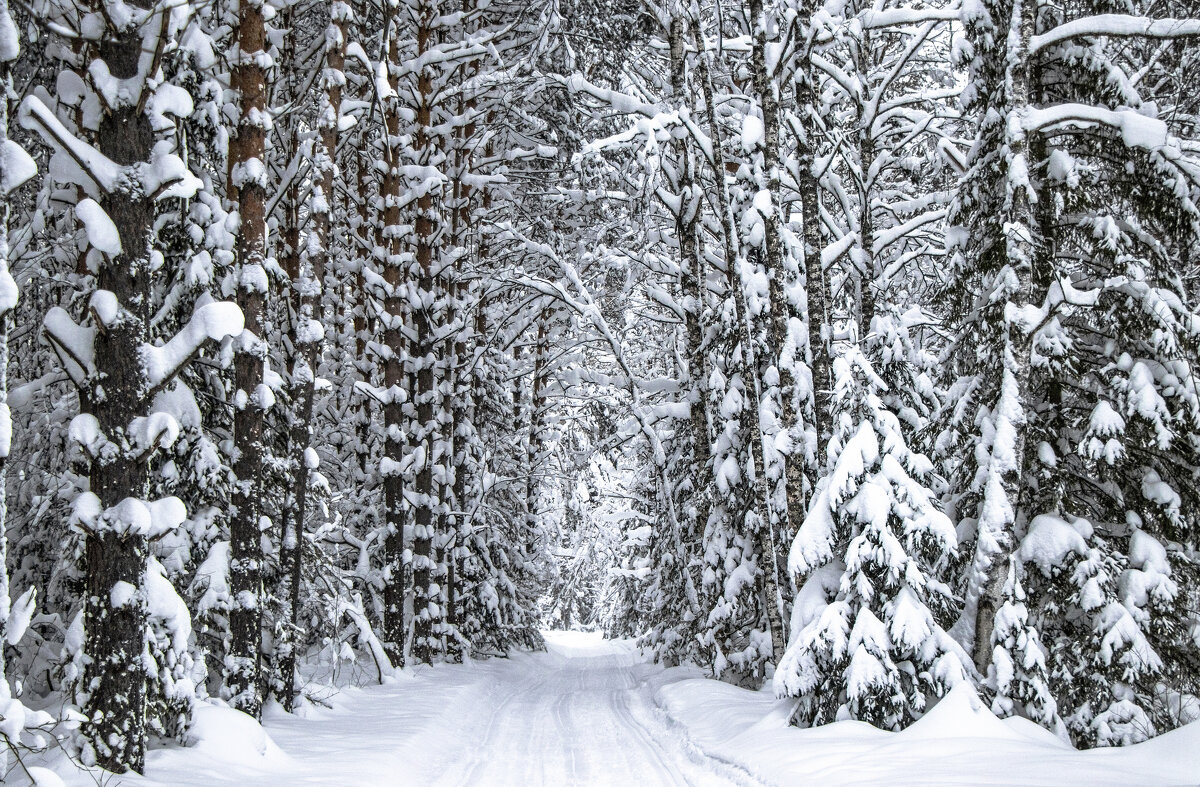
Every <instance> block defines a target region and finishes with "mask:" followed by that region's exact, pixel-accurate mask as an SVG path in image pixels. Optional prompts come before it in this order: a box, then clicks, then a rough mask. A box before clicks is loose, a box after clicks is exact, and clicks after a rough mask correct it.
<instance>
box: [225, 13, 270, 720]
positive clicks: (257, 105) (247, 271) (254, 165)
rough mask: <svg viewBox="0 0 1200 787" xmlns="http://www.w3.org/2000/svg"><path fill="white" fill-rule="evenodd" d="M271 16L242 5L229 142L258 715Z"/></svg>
mask: <svg viewBox="0 0 1200 787" xmlns="http://www.w3.org/2000/svg"><path fill="white" fill-rule="evenodd" d="M266 46H267V40H266V21H265V19H264V18H263V12H262V7H261V5H259V4H257V3H252V2H249V0H241V2H239V3H238V29H237V49H238V53H239V57H238V59H237V60H236V61H235V65H234V66H233V71H232V75H231V83H232V87H233V90H234V92H235V93H236V94H237V95H238V98H239V102H240V104H239V106H240V109H241V115H240V117H239V119H238V126H237V133H236V135H235V136H234V137H233V139H231V140H230V143H229V154H230V155H229V166H230V173H229V186H230V188H229V191H230V195H231V199H233V200H234V201H235V202H236V203H237V207H238V218H239V222H238V225H239V228H238V235H237V258H238V290H237V299H238V306H240V307H241V309H242V315H243V317H244V318H245V333H243V334H242V339H241V347H240V352H239V353H238V355H237V358H236V360H235V364H234V389H235V394H234V417H233V434H234V452H235V456H236V458H235V460H234V465H233V472H234V475H235V476H236V477H237V483H236V485H235V486H234V492H233V499H232V501H231V502H232V506H231V518H230V523H229V541H230V555H231V560H230V566H229V582H230V594H231V595H232V597H233V608H232V609H231V610H230V613H229V629H230V645H229V659H228V662H227V664H228V672H229V674H228V675H227V676H226V680H225V683H226V688H227V691H228V692H229V696H230V704H231V705H233V707H235V708H237V709H238V710H241V711H245V712H246V713H249V714H250V715H251V716H254V717H255V718H257V717H258V716H259V715H260V714H261V712H262V687H261V685H260V684H261V677H260V674H259V672H260V663H261V653H260V651H261V649H262V608H261V605H262V600H263V599H262V595H263V582H262V559H263V553H262V529H261V525H260V522H259V519H260V517H261V506H260V499H261V496H262V465H263V416H264V411H265V407H266V405H267V404H268V402H269V396H268V394H267V391H266V386H265V382H264V379H263V364H264V361H265V359H266V354H267V348H266V344H265V342H263V340H262V335H261V334H262V330H263V307H264V301H265V297H266V289H267V274H266V268H265V262H266V259H267V222H266V219H267V217H266V183H265V179H266V168H265V154H266V128H265V126H264V121H263V120H262V118H263V117H265V115H266V113H267V101H266V97H267V93H266V73H265V71H264V69H263V67H262V65H261V63H262V62H263V58H265V57H266V51H265V50H266Z"/></svg>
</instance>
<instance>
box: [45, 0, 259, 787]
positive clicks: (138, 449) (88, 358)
mask: <svg viewBox="0 0 1200 787" xmlns="http://www.w3.org/2000/svg"><path fill="white" fill-rule="evenodd" d="M78 11H79V9H78V8H77V7H75V6H73V5H58V6H54V7H53V14H54V18H55V19H56V20H58V21H59V23H60V24H62V25H63V26H64V29H66V30H71V29H72V27H73V25H74V24H75V21H74V20H77V19H78V18H79V17H78V16H77V13H78ZM89 18H93V19H97V20H99V19H103V20H105V21H104V22H103V23H102V24H98V25H95V26H92V27H89V28H88V31H89V32H88V36H87V39H86V40H87V41H88V43H87V45H86V46H85V47H84V50H83V57H82V58H81V59H80V61H79V63H80V71H75V72H73V71H65V72H64V75H63V78H62V79H60V81H59V84H58V88H59V93H58V96H57V99H58V101H59V102H61V103H62V104H65V105H67V106H70V105H72V104H75V103H76V102H77V101H78V100H80V99H86V101H85V103H84V104H83V106H84V107H85V109H84V111H82V112H81V113H79V114H78V115H75V116H74V117H68V118H67V119H66V120H65V122H64V118H62V117H60V116H59V115H56V114H55V112H54V111H53V110H52V109H51V108H50V107H49V106H47V104H46V103H45V102H44V101H43V100H42V99H41V98H38V97H35V96H31V97H28V98H27V99H26V100H25V101H24V102H23V103H22V105H21V120H22V124H23V125H25V126H26V127H27V128H30V129H32V130H34V131H36V132H37V133H38V134H39V135H40V136H41V137H42V139H43V140H44V141H45V142H46V143H47V144H48V145H49V146H50V147H51V148H52V149H53V150H54V156H55V160H56V161H59V162H62V164H63V166H62V167H61V168H56V173H57V177H58V178H60V179H61V180H63V181H65V182H67V183H71V184H73V185H74V186H76V187H77V188H78V189H79V190H80V193H81V198H80V199H79V201H78V203H77V205H76V206H75V210H74V213H75V216H76V219H77V220H78V222H79V224H80V225H81V227H82V230H83V234H84V236H85V238H86V248H87V252H86V265H87V269H88V271H89V273H91V274H92V279H91V281H92V282H93V283H92V289H91V292H90V297H89V300H88V306H89V307H88V312H87V316H86V318H85V319H84V321H83V322H82V323H79V322H76V321H75V320H74V319H73V318H72V317H71V315H70V314H68V313H67V312H66V311H65V310H63V309H61V308H54V309H51V310H50V311H49V312H48V313H47V314H46V317H45V321H44V326H43V330H44V334H45V336H46V338H47V340H48V341H49V342H50V343H51V345H52V346H53V348H54V350H55V352H56V353H57V355H58V356H59V359H60V362H61V363H62V366H63V368H64V370H65V371H66V373H67V375H68V376H69V377H70V378H71V380H72V382H74V384H75V385H76V387H77V389H78V392H79V398H80V403H81V408H80V409H81V412H80V414H79V415H78V416H76V417H75V419H74V420H73V421H72V423H71V428H70V438H71V440H72V442H73V443H74V444H75V445H76V446H77V447H78V449H79V450H80V452H81V453H82V454H83V455H84V456H86V457H87V462H88V465H89V488H88V491H86V492H83V493H82V494H80V495H79V496H78V497H77V498H76V500H75V503H74V515H73V516H74V519H73V521H74V523H75V525H76V527H78V528H79V529H80V530H81V531H82V532H83V533H84V535H85V542H86V563H85V566H86V575H87V576H86V578H87V593H86V602H85V609H84V616H83V627H84V641H83V649H84V654H85V656H86V660H85V672H84V675H83V682H82V684H81V686H82V687H83V689H84V694H85V696H86V699H85V701H84V708H85V714H86V716H87V722H85V724H84V727H83V730H84V734H85V735H86V737H87V738H88V740H89V742H90V745H91V752H92V756H93V757H94V758H95V761H96V762H98V763H99V764H101V765H104V766H105V767H107V768H109V769H110V770H115V771H123V770H127V769H132V770H140V769H141V767H142V764H143V760H144V754H145V745H146V682H147V678H148V676H147V673H146V672H145V671H144V670H139V669H114V668H113V665H116V664H121V665H127V664H140V663H144V662H143V652H144V650H145V649H146V647H147V641H146V637H147V626H148V616H149V615H151V614H154V613H155V612H156V609H157V607H158V604H159V601H160V599H161V598H162V594H163V593H166V592H167V591H168V590H170V595H171V596H173V595H174V590H173V589H170V587H169V584H168V585H167V587H165V588H164V587H163V586H162V585H161V584H158V583H157V582H156V581H155V578H154V577H152V576H150V574H151V570H150V569H151V563H150V558H149V553H148V543H149V539H151V538H154V537H158V536H161V535H163V534H165V533H167V532H169V531H171V530H172V529H174V528H175V527H177V526H178V525H179V524H180V523H181V522H182V521H183V519H184V517H185V515H186V512H185V509H184V506H183V504H182V503H181V502H180V501H179V499H178V498H174V497H167V498H163V499H161V500H155V501H150V500H147V499H145V497H144V495H145V493H146V491H147V484H148V480H149V479H148V469H149V464H148V461H147V460H148V459H149V457H150V456H152V455H153V454H154V453H155V452H156V451H157V450H158V449H159V448H160V447H162V446H169V445H170V444H171V443H172V442H173V441H174V440H175V438H176V437H177V436H178V434H179V424H178V422H177V421H176V419H175V418H174V417H173V416H172V415H171V414H170V413H168V412H162V411H157V410H155V409H153V408H152V403H153V401H154V398H155V396H156V395H157V394H158V393H159V392H160V391H162V390H163V389H164V388H165V387H167V386H168V385H170V384H171V382H172V381H173V380H174V378H175V377H176V375H178V373H179V372H180V370H181V369H182V368H183V367H185V366H186V365H187V364H188V363H189V362H190V360H191V358H192V356H193V355H194V354H195V353H196V352H197V351H198V350H199V348H200V346H201V345H202V344H203V343H204V342H205V341H207V340H210V339H222V338H224V337H227V336H229V335H236V334H238V333H240V332H241V329H242V319H241V315H240V313H239V312H238V309H237V308H236V307H235V306H233V305H230V304H226V303H209V304H206V305H202V306H200V307H199V308H198V309H197V310H196V311H195V313H194V315H193V316H192V318H191V319H190V320H189V321H188V322H187V324H186V325H185V326H184V327H183V328H182V329H181V330H180V331H179V332H178V333H176V334H175V336H173V337H172V338H171V339H170V340H169V341H167V342H165V343H163V344H161V345H158V346H156V345H154V344H151V343H150V341H149V338H150V337H149V335H148V316H149V311H150V309H151V307H152V301H151V298H152V291H151V290H150V289H149V286H150V282H151V280H152V277H153V275H154V271H155V270H156V269H158V268H159V267H160V265H158V264H156V262H161V256H160V255H159V256H157V260H156V253H155V252H154V251H153V249H152V248H151V243H150V241H151V237H152V233H151V228H152V226H153V220H154V211H155V203H156V201H157V200H159V199H165V198H170V197H177V196H186V195H189V194H192V193H194V192H195V190H196V188H197V187H198V186H199V185H200V182H199V180H198V179H197V178H196V177H195V176H194V175H193V174H192V173H191V172H189V171H188V169H187V166H186V165H185V163H184V162H183V160H182V159H181V158H180V157H179V155H178V154H177V152H176V149H175V146H174V144H173V139H172V136H173V135H172V132H173V130H174V123H173V121H172V120H171V118H172V117H185V116H187V115H189V114H190V113H191V111H192V102H191V99H190V97H189V96H188V95H187V94H186V92H184V91H183V90H181V89H179V88H177V87H175V86H174V85H170V84H167V83H164V82H162V81H161V72H160V71H159V69H160V68H161V62H162V53H163V51H164V50H165V49H166V48H168V47H169V46H170V45H171V43H172V41H173V37H174V36H175V35H176V34H177V33H178V30H179V27H178V26H179V24H180V23H181V22H182V21H184V20H185V19H186V15H178V14H173V13H171V14H169V13H168V12H167V11H166V10H163V9H149V10H146V9H141V10H137V11H135V12H133V13H127V14H114V13H107V14H104V15H101V14H99V13H98V12H96V13H95V14H94V15H93V16H91V17H89ZM113 20H119V23H118V21H113ZM81 72H83V73H90V74H92V76H91V78H90V79H89V80H87V81H85V80H84V79H83V78H82V77H81V76H80V73H81ZM96 75H103V78H101V77H99V76H96ZM71 114H73V113H71ZM68 123H69V124H70V125H68ZM76 124H77V125H76ZM72 126H74V127H72ZM89 140H95V142H94V143H93V142H91V141H89ZM149 677H157V676H155V675H151V676H149Z"/></svg>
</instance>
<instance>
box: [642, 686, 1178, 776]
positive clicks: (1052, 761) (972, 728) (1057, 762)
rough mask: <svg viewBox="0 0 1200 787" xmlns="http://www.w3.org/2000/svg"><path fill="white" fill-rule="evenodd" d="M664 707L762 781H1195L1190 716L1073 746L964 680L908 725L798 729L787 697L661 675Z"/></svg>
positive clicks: (712, 751)
mask: <svg viewBox="0 0 1200 787" xmlns="http://www.w3.org/2000/svg"><path fill="white" fill-rule="evenodd" d="M658 701H659V703H660V704H661V705H662V706H663V708H664V709H665V710H666V711H667V713H668V714H669V715H670V716H671V717H672V718H674V719H675V720H677V721H678V722H679V723H680V724H681V725H682V726H683V727H684V728H685V729H686V730H687V731H688V733H689V735H690V736H691V738H692V740H693V741H695V743H696V745H697V746H698V747H699V748H700V749H701V750H702V751H703V752H704V753H705V754H708V755H709V756H712V757H717V758H720V759H722V760H726V761H728V762H730V763H733V764H735V765H738V766H740V767H742V768H744V769H746V770H747V771H749V772H750V773H752V774H753V775H754V776H755V777H757V778H759V779H761V780H762V781H763V782H764V783H767V784H821V785H826V786H828V785H849V784H887V785H905V784H956V785H967V784H1014V785H1016V784H1020V785H1035V784H1044V785H1063V784H1087V785H1129V784H1139V785H1155V784H1195V783H1197V782H1200V724H1197V723H1193V724H1190V725H1187V726H1185V727H1182V728H1180V729H1178V730H1175V731H1174V732H1169V733H1166V734H1164V735H1161V736H1159V737H1158V738H1155V739H1153V740H1150V741H1147V742H1146V743H1140V744H1137V745H1134V746H1127V747H1124V748H1119V749H1118V748H1113V749H1093V750H1091V751H1076V750H1075V749H1073V748H1071V747H1070V746H1069V745H1067V744H1065V743H1063V742H1062V741H1061V740H1059V739H1058V738H1057V737H1056V736H1054V735H1053V734H1052V733H1050V732H1049V731H1047V730H1045V729H1043V728H1041V727H1039V726H1038V725H1036V724H1034V723H1033V722H1031V721H1028V720H1026V719H1019V718H1014V719H1005V720H1001V719H998V718H997V717H996V716H994V715H993V714H992V713H991V712H990V711H989V710H988V709H987V707H986V706H985V705H984V703H983V702H982V701H981V700H980V699H979V697H978V696H977V695H976V694H975V692H974V690H973V689H972V688H971V687H970V686H969V685H968V684H966V683H962V684H959V685H958V686H957V687H956V688H954V689H953V690H952V691H951V692H950V693H949V694H948V695H947V696H946V697H945V698H944V699H943V700H942V701H941V702H939V703H938V704H937V705H935V706H933V708H932V709H931V710H930V711H929V712H928V713H927V714H926V715H925V716H924V718H922V719H921V720H919V721H918V722H916V723H915V724H914V725H913V726H911V727H909V728H908V729H907V730H904V731H903V732H884V731H881V730H878V729H875V728H874V727H871V726H869V725H867V724H864V723H862V722H857V721H840V722H836V723H834V724H829V725H826V726H823V727H815V728H811V729H798V728H795V727H791V726H789V725H788V723H787V717H788V714H789V712H790V708H791V704H792V701H791V700H778V699H775V698H774V697H773V696H772V695H771V694H769V693H767V692H755V691H747V690H745V689H739V688H736V687H734V686H729V685H726V684H723V683H718V682H716V681H712V680H704V679H699V680H684V681H678V682H672V683H668V684H667V685H665V686H663V688H662V689H660V690H659V692H658Z"/></svg>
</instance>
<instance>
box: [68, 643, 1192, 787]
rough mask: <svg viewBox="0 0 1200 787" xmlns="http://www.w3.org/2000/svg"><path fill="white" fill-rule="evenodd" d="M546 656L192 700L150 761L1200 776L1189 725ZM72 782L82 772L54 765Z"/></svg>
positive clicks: (278, 772) (731, 773)
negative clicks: (779, 688) (874, 703)
mask: <svg viewBox="0 0 1200 787" xmlns="http://www.w3.org/2000/svg"><path fill="white" fill-rule="evenodd" d="M547 643H548V648H549V650H548V652H547V653H534V654H514V655H513V656H512V657H511V658H508V659H491V660H487V661H479V662H474V663H468V664H465V665H455V666H450V665H443V666H438V667H435V668H429V667H418V668H415V669H414V668H410V669H407V670H405V671H404V672H402V673H398V675H397V677H394V678H387V679H385V683H384V685H382V686H368V687H364V688H346V689H343V690H341V691H340V692H338V693H335V694H332V696H329V697H327V698H326V699H325V702H326V703H327V704H328V705H329V706H330V707H328V708H318V707H315V706H313V707H308V708H307V709H306V710H305V711H304V712H302V713H301V714H298V715H292V714H287V713H284V712H283V711H282V710H280V709H278V707H276V708H274V709H269V710H268V712H267V714H266V722H265V725H264V727H259V726H258V725H257V724H255V723H254V722H253V721H251V720H250V719H249V718H248V717H247V716H245V715H243V714H241V713H239V712H237V711H233V710H230V709H228V708H226V707H224V706H221V705H217V704H208V705H204V706H201V708H200V709H199V711H198V713H197V719H196V724H195V727H194V728H193V731H192V735H193V738H194V739H195V743H194V744H193V745H192V746H190V747H187V748H180V747H177V746H169V747H165V748H154V749H152V750H151V751H150V753H149V756H148V760H147V764H146V774H147V775H146V776H145V777H137V776H123V777H121V780H120V781H121V784H122V785H127V786H128V787H135V785H174V786H177V787H189V786H192V785H195V786H197V787H199V786H200V785H204V786H205V787H207V786H208V785H234V784H237V785H244V784H253V785H262V786H263V787H266V786H268V785H546V786H549V785H632V786H633V787H650V785H726V784H734V785H754V784H821V785H845V784H889V785H892V784H958V785H966V784H1046V785H1050V784H1056V785H1059V784H1089V785H1110V784H1113V785H1115V784H1142V785H1152V784H1180V783H1195V782H1197V781H1198V780H1200V723H1195V724H1192V725H1189V726H1187V727H1184V728H1182V729H1180V730H1177V731H1175V732H1171V733H1167V734H1166V735H1163V736H1160V737H1159V738H1157V739H1154V740H1152V741H1149V742H1147V743H1142V744H1138V745H1136V746H1130V747H1127V748H1123V749H1103V750H1094V751H1090V752H1078V751H1075V750H1074V749H1071V748H1070V747H1069V746H1067V745H1066V744H1064V743H1062V742H1061V741H1060V740H1058V739H1057V738H1056V737H1054V736H1053V735H1052V734H1051V733H1049V732H1046V731H1045V730H1042V729H1041V728H1040V727H1037V726H1035V725H1033V724H1032V723H1031V722H1028V721H1025V720H1021V719H1013V720H1007V721H1001V720H1000V719H997V718H996V717H995V716H994V715H992V714H991V713H990V712H989V711H988V710H987V709H986V707H985V706H984V705H983V703H982V702H980V701H979V699H978V697H977V696H976V695H975V694H974V692H973V691H972V690H971V689H970V688H969V687H968V686H966V685H965V684H963V685H962V686H960V687H959V688H956V689H955V690H954V691H952V692H951V693H950V695H948V697H947V698H946V699H944V700H943V701H942V702H941V703H939V704H938V705H936V706H934V708H933V709H932V710H931V711H930V712H929V713H927V714H926V716H925V717H924V718H923V719H921V720H920V721H919V722H918V723H917V724H915V725H914V726H913V727H911V728H909V729H908V730H906V731H905V732H900V733H891V732H882V731H880V730H877V729H875V728H873V727H870V726H868V725H866V724H862V723H860V722H850V721H847V722H838V723H836V724H831V725H828V726H825V727H820V728H816V729H806V730H801V729H796V728H793V727H789V726H788V724H787V716H788V712H789V709H790V706H791V703H790V701H788V700H777V699H775V698H774V697H773V696H772V695H771V694H770V693H768V692H755V691H747V690H745V689H739V688H736V687H733V686H730V685H727V684H724V683H720V682H717V681H713V680H707V679H704V678H701V677H699V676H700V672H699V670H697V669H695V668H692V667H677V668H673V669H664V668H663V667H661V666H658V665H654V664H650V663H647V662H646V660H645V659H644V658H643V657H642V656H640V655H639V654H638V653H637V650H636V649H635V647H634V646H633V645H632V643H630V642H624V641H605V640H603V639H601V638H600V637H599V635H597V634H590V633H581V632H549V633H547ZM56 765H58V768H57V770H58V771H59V773H60V774H62V775H63V776H64V779H65V783H66V784H67V785H70V786H71V787H76V786H78V787H83V785H92V784H95V781H94V780H93V776H92V774H91V773H89V772H85V771H76V770H72V769H71V767H70V766H69V765H64V763H62V762H59V763H56Z"/></svg>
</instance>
